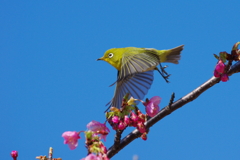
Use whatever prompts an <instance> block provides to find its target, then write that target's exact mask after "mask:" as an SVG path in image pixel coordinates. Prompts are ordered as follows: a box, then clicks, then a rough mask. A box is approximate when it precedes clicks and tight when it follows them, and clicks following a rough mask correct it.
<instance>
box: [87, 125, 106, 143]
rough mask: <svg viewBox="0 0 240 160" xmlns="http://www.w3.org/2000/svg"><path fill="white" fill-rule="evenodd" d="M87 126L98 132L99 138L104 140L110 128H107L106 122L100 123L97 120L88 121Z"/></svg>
mask: <svg viewBox="0 0 240 160" xmlns="http://www.w3.org/2000/svg"><path fill="white" fill-rule="evenodd" d="M87 128H88V129H89V130H90V131H92V132H94V133H96V134H100V135H101V136H100V138H101V139H103V140H104V141H106V136H107V135H108V133H109V132H110V130H109V129H108V128H107V126H106V124H104V123H100V122H97V121H91V122H89V123H88V124H87Z"/></svg>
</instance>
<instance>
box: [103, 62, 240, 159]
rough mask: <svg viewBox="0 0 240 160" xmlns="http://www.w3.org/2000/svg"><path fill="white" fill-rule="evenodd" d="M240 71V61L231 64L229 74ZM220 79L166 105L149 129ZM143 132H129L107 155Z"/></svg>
mask: <svg viewBox="0 0 240 160" xmlns="http://www.w3.org/2000/svg"><path fill="white" fill-rule="evenodd" d="M238 72H240V62H237V63H236V64H234V65H233V66H231V68H230V70H229V71H228V75H229V76H231V75H233V74H234V73H238ZM219 82H220V79H219V78H216V77H214V76H213V77H212V78H210V79H209V80H208V81H206V82H205V83H203V84H202V85H201V86H199V87H197V88H196V89H194V90H193V91H192V92H190V93H189V94H187V95H185V96H184V97H182V98H180V99H179V100H177V101H176V102H174V103H172V104H171V106H169V105H168V106H166V107H164V108H163V109H162V110H161V111H160V112H159V113H158V114H157V115H156V116H154V117H152V118H150V119H149V120H148V121H147V122H146V123H145V125H146V128H147V129H149V128H150V127H151V126H153V125H154V124H155V123H157V122H158V121H160V120H161V119H162V118H164V117H166V116H167V115H169V114H171V113H172V112H173V111H175V110H177V109H179V108H181V107H182V106H183V105H185V104H187V103H189V102H191V101H193V100H194V99H196V98H197V97H198V96H200V95H201V94H202V93H203V92H204V91H206V90H207V89H209V88H211V87H212V86H214V85H215V84H217V83H219ZM140 136H141V133H140V132H139V131H138V130H137V129H135V130H133V131H132V132H131V133H129V134H128V135H127V136H126V137H124V138H123V139H122V140H121V142H120V144H119V145H118V146H114V145H113V146H111V147H110V148H109V149H108V153H107V156H108V158H111V157H113V156H114V155H115V154H117V153H118V152H119V151H120V150H121V149H123V148H124V147H125V146H127V145H128V144H129V143H131V142H132V141H133V140H135V139H136V138H138V137H140Z"/></svg>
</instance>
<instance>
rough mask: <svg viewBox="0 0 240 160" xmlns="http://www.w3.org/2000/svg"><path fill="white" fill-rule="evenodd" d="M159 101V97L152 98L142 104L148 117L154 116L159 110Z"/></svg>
mask: <svg viewBox="0 0 240 160" xmlns="http://www.w3.org/2000/svg"><path fill="white" fill-rule="evenodd" d="M160 101H161V97H159V96H154V97H152V98H151V99H150V100H149V101H148V102H144V103H143V104H144V106H145V107H146V108H145V109H146V112H147V114H148V115H149V116H150V117H153V116H155V115H156V114H157V113H158V112H159V110H160V108H159V106H158V105H159V103H160Z"/></svg>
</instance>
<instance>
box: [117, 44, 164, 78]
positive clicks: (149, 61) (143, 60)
mask: <svg viewBox="0 0 240 160" xmlns="http://www.w3.org/2000/svg"><path fill="white" fill-rule="evenodd" d="M145 51H146V52H144V53H139V54H132V53H131V52H130V53H124V55H123V57H122V66H121V70H120V71H119V75H118V81H121V80H122V79H124V78H125V77H127V76H130V75H133V74H135V73H142V72H146V71H149V70H152V69H154V68H155V67H156V66H157V65H158V64H159V63H160V59H159V56H158V55H157V54H156V51H155V50H152V49H145Z"/></svg>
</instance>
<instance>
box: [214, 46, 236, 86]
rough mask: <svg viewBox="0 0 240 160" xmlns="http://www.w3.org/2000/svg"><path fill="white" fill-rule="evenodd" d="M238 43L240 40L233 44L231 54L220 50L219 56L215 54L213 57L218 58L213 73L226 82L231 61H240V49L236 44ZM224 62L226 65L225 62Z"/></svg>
mask: <svg viewBox="0 0 240 160" xmlns="http://www.w3.org/2000/svg"><path fill="white" fill-rule="evenodd" d="M239 45H240V42H237V43H235V44H234V45H233V47H232V51H231V54H229V53H227V52H220V53H219V56H217V55H215V54H214V56H215V58H217V59H218V62H217V65H216V67H215V69H214V73H213V75H214V76H215V77H217V78H220V80H221V81H222V82H227V81H228V80H229V77H228V74H227V72H228V70H229V68H230V67H231V65H232V62H233V61H240V49H238V46H239ZM226 62H228V63H227V65H226V64H225V63H226Z"/></svg>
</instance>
